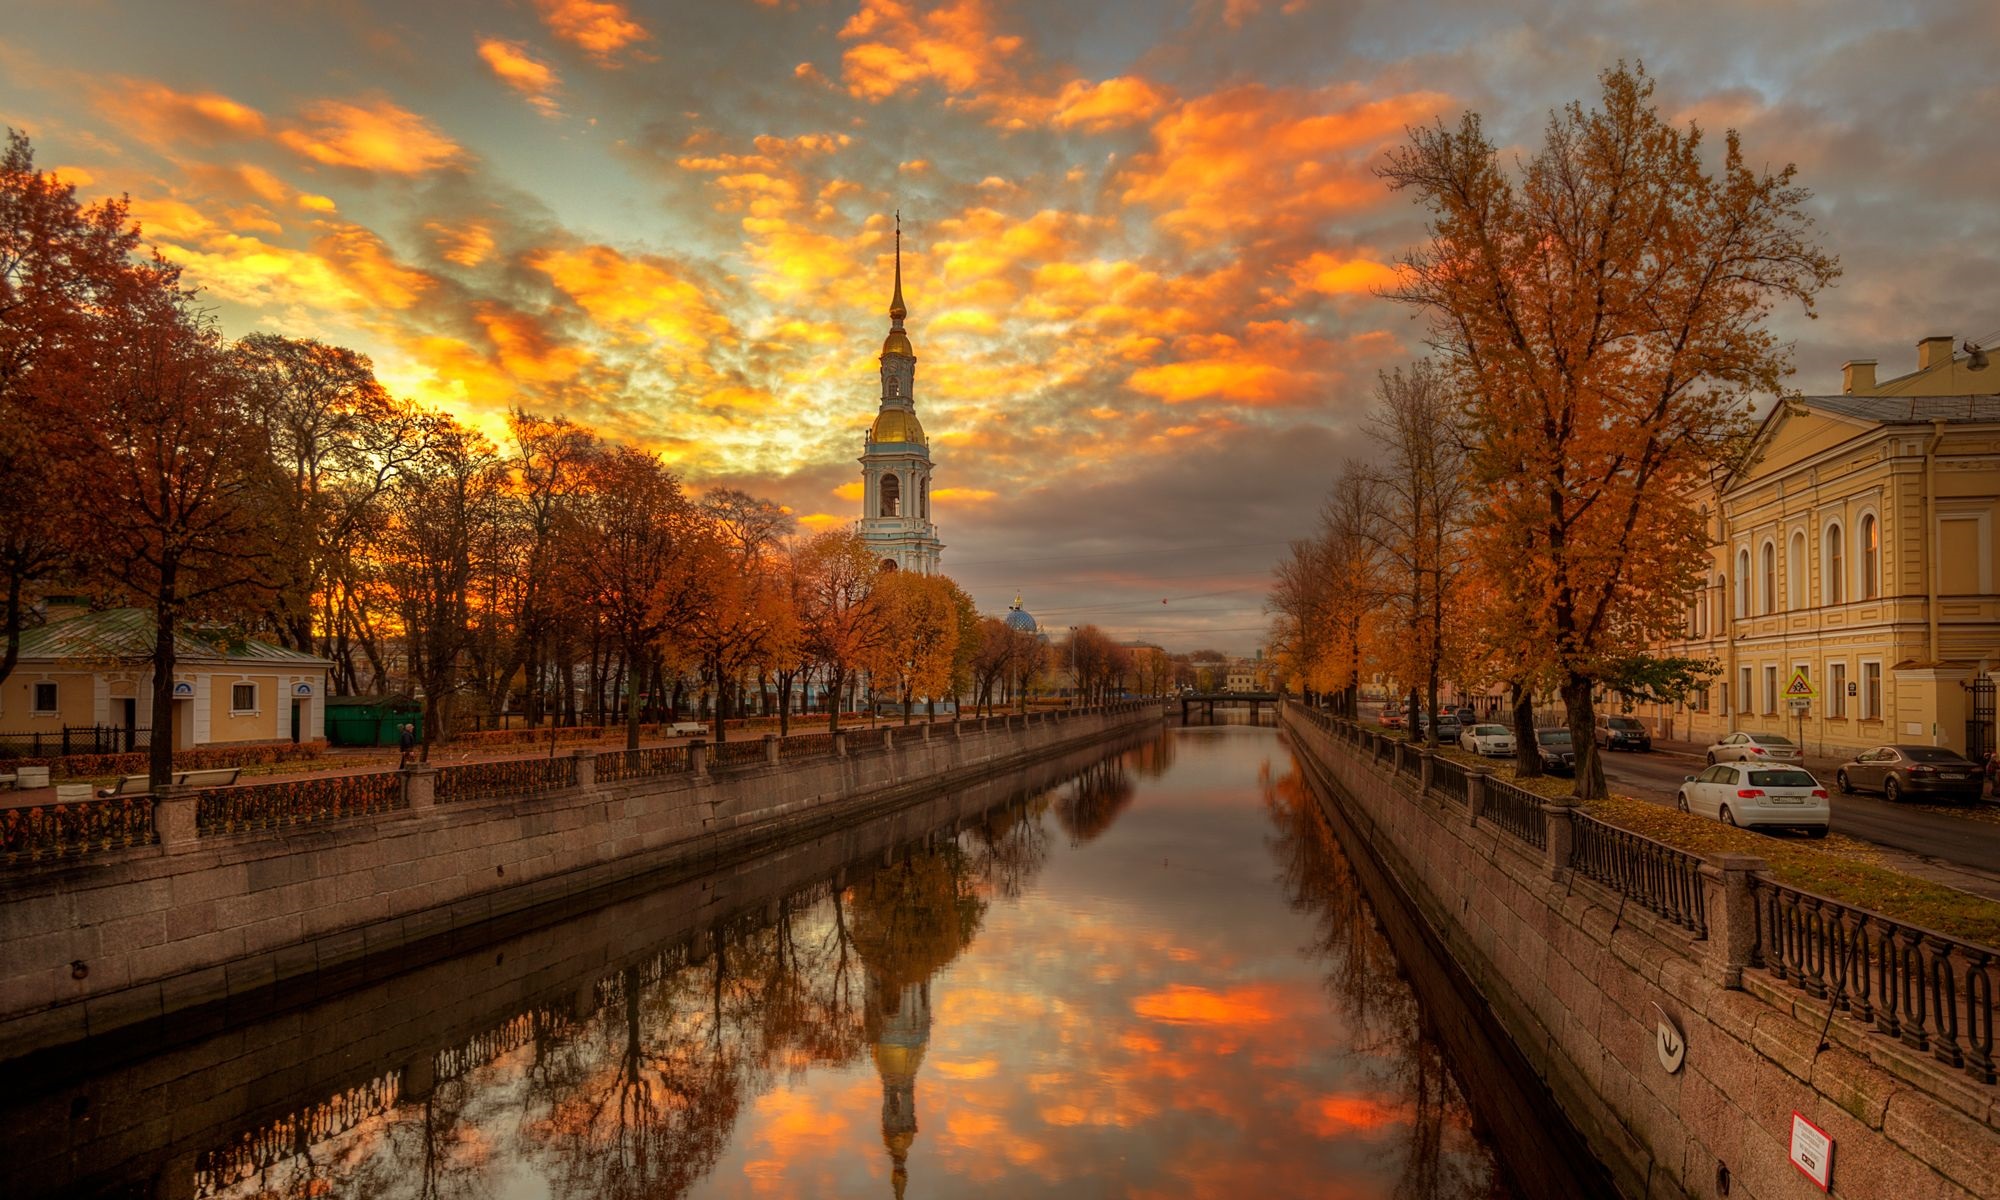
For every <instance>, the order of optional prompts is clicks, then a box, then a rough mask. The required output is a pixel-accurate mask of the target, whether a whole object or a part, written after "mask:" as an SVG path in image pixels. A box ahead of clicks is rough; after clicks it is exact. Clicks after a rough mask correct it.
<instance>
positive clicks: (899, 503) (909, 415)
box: [859, 221, 944, 575]
mask: <svg viewBox="0 0 2000 1200" xmlns="http://www.w3.org/2000/svg"><path fill="white" fill-rule="evenodd" d="M908 315H909V311H908V310H907V309H906V308H905V307H904V306H903V229H902V223H901V222H900V221H898V222H897V226H896V290H895V295H894V298H893V299H891V300H890V301H889V336H888V337H886V338H884V339H883V341H882V360H881V361H882V404H881V408H880V410H879V411H877V412H876V414H875V421H874V424H872V425H870V426H869V428H868V432H867V434H866V435H865V436H864V440H863V442H862V454H861V522H860V526H859V528H860V533H861V540H862V541H863V542H864V543H866V544H867V546H868V548H869V549H871V550H873V551H874V552H875V555H876V557H877V558H878V559H880V560H881V563H882V567H883V569H884V570H892V569H893V570H898V571H920V572H922V573H923V574H925V575H935V574H937V570H938V558H939V556H940V555H941V554H942V553H943V551H944V543H943V542H941V541H939V540H938V533H937V526H936V525H935V524H933V523H932V521H931V444H930V439H929V438H928V437H926V436H925V435H924V427H923V424H922V423H921V422H919V421H918V420H917V400H916V387H917V356H916V353H915V351H913V350H912V349H911V348H910V335H909V334H907V333H905V332H904V331H903V318H904V317H906V316H908Z"/></svg>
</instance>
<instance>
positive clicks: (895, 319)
mask: <svg viewBox="0 0 2000 1200" xmlns="http://www.w3.org/2000/svg"><path fill="white" fill-rule="evenodd" d="M909 315H910V310H909V309H907V308H905V307H903V210H902V209H900V208H899V209H897V210H896V295H895V296H894V297H893V298H892V299H891V300H890V301H889V320H890V321H891V322H892V323H893V324H894V326H895V327H896V328H897V329H901V328H902V327H903V318H904V317H907V316H909Z"/></svg>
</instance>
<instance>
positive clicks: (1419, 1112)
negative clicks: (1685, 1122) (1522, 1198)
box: [1259, 766, 1513, 1200]
mask: <svg viewBox="0 0 2000 1200" xmlns="http://www.w3.org/2000/svg"><path fill="white" fill-rule="evenodd" d="M1259 783H1260V784H1261V785H1262V787H1263V792H1264V804H1265V807H1266V809H1267V810H1268V811H1269V813H1270V816H1271V820H1272V822H1273V824H1275V825H1276V827H1277V835H1276V836H1275V837H1274V838H1273V839H1272V851H1273V853H1274V855H1275V856H1276V857H1277V860H1278V862H1279V863H1280V864H1281V871H1282V882H1283V885H1284V889H1285V894H1286V897H1287V898H1288V899H1289V901H1290V902H1291V905H1292V907H1293V908H1294V909H1295V910H1296V911H1298V912H1300V913H1303V914H1306V915H1307V916H1309V917H1310V918H1311V919H1312V922H1313V938H1312V941H1311V943H1310V944H1309V945H1307V946H1304V947H1302V948H1301V952H1302V953H1304V954H1306V955H1307V956H1309V957H1311V958H1314V959H1317V960H1318V961H1320V962H1322V963H1324V964H1325V967H1326V980H1325V986H1326V990H1327V993H1328V995H1329V997H1330V998H1331V999H1332V1001H1333V1004H1334V1007H1335V1008H1336V1009H1337V1010H1338V1011H1339V1012H1340V1013H1341V1015H1342V1017H1343V1019H1344V1020H1345V1021H1346V1022H1347V1024H1348V1025H1349V1027H1350V1028H1351V1029H1352V1030H1353V1035H1354V1048H1355V1049H1356V1050H1359V1051H1363V1052H1365V1056H1366V1058H1367V1060H1368V1061H1369V1062H1371V1063H1373V1064H1375V1065H1374V1066H1373V1067H1371V1068H1370V1069H1371V1070H1372V1071H1373V1073H1374V1076H1375V1079H1374V1082H1375V1083H1376V1085H1377V1086H1378V1087H1379V1088H1380V1090H1381V1092H1382V1093H1383V1094H1384V1095H1387V1096H1393V1097H1396V1098H1398V1099H1399V1100H1401V1101H1402V1102H1403V1103H1404V1105H1406V1108H1407V1116H1408V1120H1407V1129H1408V1131H1409V1132H1408V1138H1407V1141H1406V1143H1405V1145H1404V1148H1403V1162H1402V1169H1401V1172H1400V1174H1399V1175H1398V1177H1397V1180H1396V1187H1395V1195H1396V1197H1397V1200H1464V1198H1466V1197H1472V1196H1482V1195H1483V1196H1487V1197H1489V1198H1491V1200H1505V1198H1507V1197H1510V1196H1511V1195H1512V1194H1513V1193H1512V1192H1511V1190H1510V1189H1509V1188H1508V1186H1507V1184H1506V1182H1505V1180H1504V1179H1503V1178H1502V1177H1501V1176H1500V1175H1499V1173H1498V1172H1496V1171H1493V1170H1491V1169H1490V1168H1489V1167H1488V1165H1487V1160H1486V1158H1485V1156H1484V1155H1480V1154H1477V1153H1473V1152H1472V1151H1473V1150H1474V1149H1475V1147H1474V1145H1473V1142H1474V1139H1473V1134H1472V1113H1471V1110H1470V1108H1469V1107H1468V1106H1467V1104H1466V1101H1465V1097H1464V1095H1463V1093H1462V1092H1461V1090H1460V1089H1459V1086H1458V1084H1457V1081H1456V1080H1454V1079H1453V1078H1452V1075H1451V1071H1450V1068H1449V1066H1448V1064H1447V1063H1446V1062H1445V1058H1444V1052H1443V1049H1442V1048H1441V1047H1440V1046H1439V1044H1438V1042H1437V1039H1436V1038H1435V1037H1434V1036H1433V1035H1432V1031H1431V1029H1430V1026H1429V1019H1428V1016H1427V1014H1426V1013H1425V1012H1424V1011H1423V1009H1422V1007H1421V1006H1420V1005H1419V1004H1418V1002H1417V997H1416V994H1415V993H1414V992H1412V991H1411V990H1410V985H1409V984H1408V983H1407V982H1405V980H1404V979H1403V977H1402V974H1401V972H1402V965H1401V963H1400V962H1399V961H1398V959H1397V957H1396V954H1395V951H1394V950H1393V949H1392V948H1391V947H1390V945H1389V941H1388V939H1387V938H1386V937H1384V936H1383V934H1382V931H1381V929H1380V928H1379V927H1378V926H1377V924H1376V919H1375V910H1374V908H1373V907H1372V906H1371V905H1370V904H1369V902H1368V900H1367V898H1366V897H1365V896H1364V895H1363V893H1362V891H1361V882H1360V880H1359V879H1357V878H1356V877H1355V874H1354V866H1353V864H1352V863H1351V862H1349V861H1348V858H1347V855H1346V853H1345V852H1344V851H1343V850H1342V849H1341V846H1340V843H1339V842H1338V841H1337V840H1336V839H1335V837H1334V833H1333V829H1332V827H1331V826H1329V825H1328V824H1327V819H1326V816H1325V814H1324V813H1323V812H1321V810H1320V807H1319V802H1318V801H1317V800H1316V799H1315V798H1314V797H1313V795H1312V792H1311V791H1310V789H1309V788H1308V787H1307V786H1306V782H1305V780H1304V778H1303V777H1302V776H1300V774H1299V773H1298V770H1297V768H1296V767H1291V768H1290V769H1288V770H1286V771H1285V772H1284V773H1283V774H1281V775H1274V774H1273V772H1272V771H1271V769H1270V767H1269V766H1266V767H1265V769H1264V771H1263V772H1262V775H1261V778H1260V779H1259Z"/></svg>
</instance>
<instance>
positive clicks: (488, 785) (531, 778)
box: [433, 755, 576, 804]
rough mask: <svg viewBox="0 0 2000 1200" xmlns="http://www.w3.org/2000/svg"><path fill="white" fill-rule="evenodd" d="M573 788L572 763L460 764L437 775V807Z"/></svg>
mask: <svg viewBox="0 0 2000 1200" xmlns="http://www.w3.org/2000/svg"><path fill="white" fill-rule="evenodd" d="M575 786H576V760H575V759H574V758H571V757H569V756H568V755H563V756H562V757H560V758H503V759H498V760H496V761H493V762H475V763H461V764H459V765H458V766H455V767H445V768H444V769H442V770H440V771H439V772H438V773H437V790H436V792H435V793H433V794H434V795H435V796H436V798H437V802H438V803H439V804H445V803H449V802H452V801H458V800H485V799H488V798H489V797H493V796H533V795H539V794H540V793H542V792H554V791H559V790H561V789H563V788H567V787H575Z"/></svg>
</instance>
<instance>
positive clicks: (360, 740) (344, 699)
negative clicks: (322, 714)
mask: <svg viewBox="0 0 2000 1200" xmlns="http://www.w3.org/2000/svg"><path fill="white" fill-rule="evenodd" d="M405 725H414V726H416V729H417V737H418V738H419V739H422V737H423V736H424V706H423V705H421V704H419V703H417V702H416V701H415V700H412V699H410V698H409V697H408V696H333V697H330V698H329V699H328V700H327V702H326V740H327V741H328V742H329V743H331V744H333V745H335V746H394V745H396V744H397V743H398V742H399V741H400V740H401V738H402V730H403V726H405Z"/></svg>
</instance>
